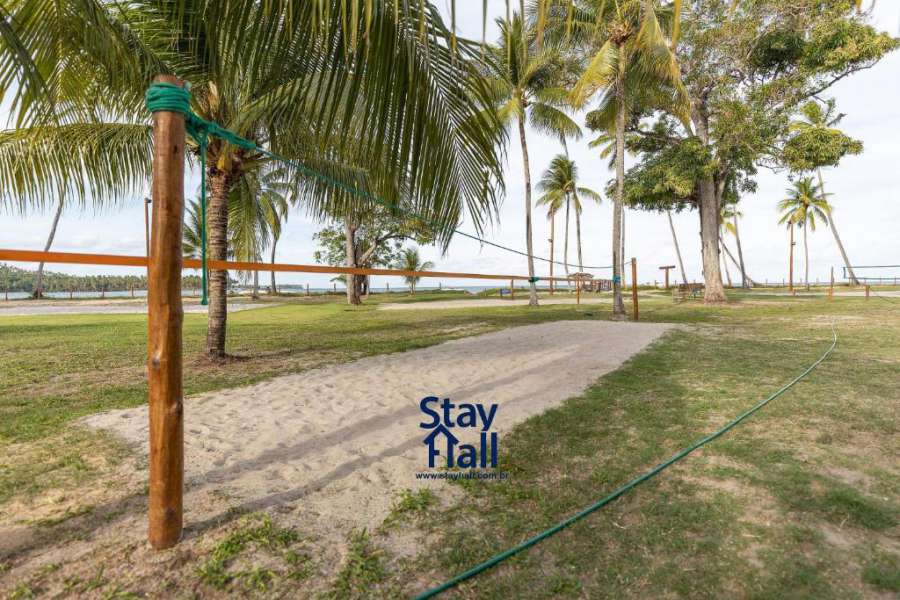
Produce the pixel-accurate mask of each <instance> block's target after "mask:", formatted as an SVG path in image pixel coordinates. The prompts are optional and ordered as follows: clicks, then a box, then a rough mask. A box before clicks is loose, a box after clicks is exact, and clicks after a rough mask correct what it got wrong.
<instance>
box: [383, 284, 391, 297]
mask: <svg viewBox="0 0 900 600" xmlns="http://www.w3.org/2000/svg"><path fill="white" fill-rule="evenodd" d="M384 285H385V286H387V293H388V294H390V293H391V282H390V281H388V282H386V283H385V284H384Z"/></svg>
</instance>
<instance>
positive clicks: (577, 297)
mask: <svg viewBox="0 0 900 600" xmlns="http://www.w3.org/2000/svg"><path fill="white" fill-rule="evenodd" d="M575 304H581V279H578V280H577V281H575Z"/></svg>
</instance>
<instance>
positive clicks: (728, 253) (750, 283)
mask: <svg viewBox="0 0 900 600" xmlns="http://www.w3.org/2000/svg"><path fill="white" fill-rule="evenodd" d="M719 241H720V242H721V243H722V250H724V251H725V256H726V257H728V259H729V260H730V261H731V264H733V265H734V266H735V267H736V268H737V269H738V270H740V268H741V265H740V264H738V261H737V260H736V259H735V258H734V255H733V254H732V253H731V250H729V249H728V244H726V243H725V238H720V240H719ZM744 277H745V280H746V282H747V285H748V286H749V287H753V286H755V285H758V284H757V283H756V282H755V281H753V279H752V278H751V277H750V276H749V275H745V276H744Z"/></svg>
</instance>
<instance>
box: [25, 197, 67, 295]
mask: <svg viewBox="0 0 900 600" xmlns="http://www.w3.org/2000/svg"><path fill="white" fill-rule="evenodd" d="M62 211H63V200H62V197H60V199H59V200H57V202H56V213H55V214H54V215H53V223H52V224H51V225H50V235H48V236H47V243H46V244H44V252H47V251H48V250H50V246H51V245H52V244H53V238H55V237H56V227H57V226H58V225H59V218H60V217H61V216H62ZM31 295H32V297H33V298H43V297H44V263H43V261H42V262H41V263H40V264H38V268H37V275H36V276H35V279H34V290H33V291H32V293H31Z"/></svg>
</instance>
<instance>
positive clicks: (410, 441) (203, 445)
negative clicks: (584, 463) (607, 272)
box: [85, 321, 670, 539]
mask: <svg viewBox="0 0 900 600" xmlns="http://www.w3.org/2000/svg"><path fill="white" fill-rule="evenodd" d="M669 327H670V326H669V325H664V324H649V323H647V324H644V323H613V322H605V321H577V322H571V321H568V322H554V323H545V324H541V325H530V326H524V327H517V328H513V329H507V330H503V331H498V332H493V333H488V334H484V335H479V336H475V337H469V338H464V339H460V340H454V341H450V342H446V343H443V344H440V345H437V346H433V347H430V348H425V349H420V350H414V351H409V352H403V353H397V354H390V355H383V356H375V357H370V358H365V359H362V360H359V361H356V362H352V363H348V364H342V365H335V366H332V367H327V368H322V369H317V370H313V371H309V372H305V373H302V374H297V375H289V376H283V377H278V378H275V379H272V380H269V381H266V382H262V383H259V384H256V385H252V386H249V387H244V388H235V389H229V390H225V391H220V392H215V393H210V394H205V395H202V396H198V397H193V398H190V399H188V400H187V401H186V403H185V444H186V467H185V469H186V499H185V506H186V515H185V521H186V522H187V523H189V524H190V523H194V524H197V523H201V525H197V527H198V528H200V529H202V522H203V521H204V520H207V521H209V520H210V519H215V518H216V517H217V512H216V511H218V513H221V511H222V506H221V502H219V503H217V504H212V503H209V498H210V497H211V496H213V495H215V496H217V497H219V498H221V497H226V498H229V503H230V504H231V505H232V507H239V508H242V509H250V510H258V509H265V508H269V507H277V508H278V510H279V511H280V512H282V513H291V512H292V513H294V516H295V517H296V518H297V519H301V520H302V521H303V522H304V523H305V524H306V525H310V526H311V527H312V528H313V529H314V530H318V534H319V535H320V536H321V538H324V539H328V538H329V537H332V536H338V537H341V538H342V537H343V536H344V535H345V534H346V531H348V529H349V528H350V527H374V526H377V525H379V524H380V523H381V522H382V521H383V519H384V518H385V517H386V516H387V514H388V512H389V509H390V506H391V504H392V502H393V500H394V495H395V493H396V492H397V491H398V490H401V489H404V488H419V487H422V486H423V485H427V484H426V483H423V482H422V481H421V480H417V479H416V477H415V473H417V472H422V471H427V470H428V469H427V450H426V446H425V445H424V444H423V438H424V437H425V434H426V433H427V432H426V431H425V430H423V429H421V428H420V427H419V422H421V421H423V420H427V419H425V417H424V415H423V414H422V413H421V412H420V410H419V401H420V400H421V399H422V398H423V397H425V396H431V395H434V396H439V397H441V398H444V397H449V398H450V399H451V400H452V401H453V402H454V403H459V402H469V403H482V404H485V405H489V404H498V405H499V408H498V411H497V415H496V418H495V420H494V426H493V427H492V430H494V431H498V432H499V433H500V445H501V447H502V444H503V433H504V432H507V431H509V430H510V428H511V427H512V426H513V425H515V424H516V423H519V422H521V421H523V420H525V419H527V418H528V417H530V416H532V415H536V414H538V413H541V412H543V411H544V410H546V409H547V408H549V407H552V406H554V405H557V404H560V403H561V402H563V401H564V400H566V399H567V398H570V397H572V396H575V395H577V394H579V393H581V392H582V391H583V390H585V389H586V388H587V387H588V386H589V385H590V384H592V383H593V382H595V381H596V380H597V378H599V377H600V376H602V375H603V374H605V373H607V372H609V371H612V370H614V369H615V368H617V367H618V366H619V365H620V364H622V362H623V361H625V360H627V359H628V358H629V357H630V356H632V355H633V354H635V353H637V352H639V351H640V350H641V349H643V348H644V347H646V346H647V345H648V344H650V343H651V342H652V341H653V340H655V339H656V338H657V337H658V336H659V335H661V334H662V333H663V332H664V331H666V330H667V329H668V328H669ZM85 422H86V423H87V424H88V425H89V426H92V427H97V428H105V429H109V430H112V431H114V432H115V433H116V434H118V435H120V436H122V437H124V438H125V439H126V440H127V441H128V442H129V443H131V444H133V445H135V446H136V447H139V448H140V449H141V450H142V451H143V452H144V453H146V443H147V411H146V409H145V408H138V409H129V410H120V411H114V412H109V413H103V414H99V415H94V416H92V417H89V418H88V419H86V421H85ZM457 433H458V430H457ZM500 468H501V470H502V464H501V465H500ZM430 485H435V486H438V485H441V484H440V483H433V482H432V483H431V484H430ZM497 485H502V483H497ZM301 499H302V501H301ZM187 535H190V525H189V527H188V530H187Z"/></svg>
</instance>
